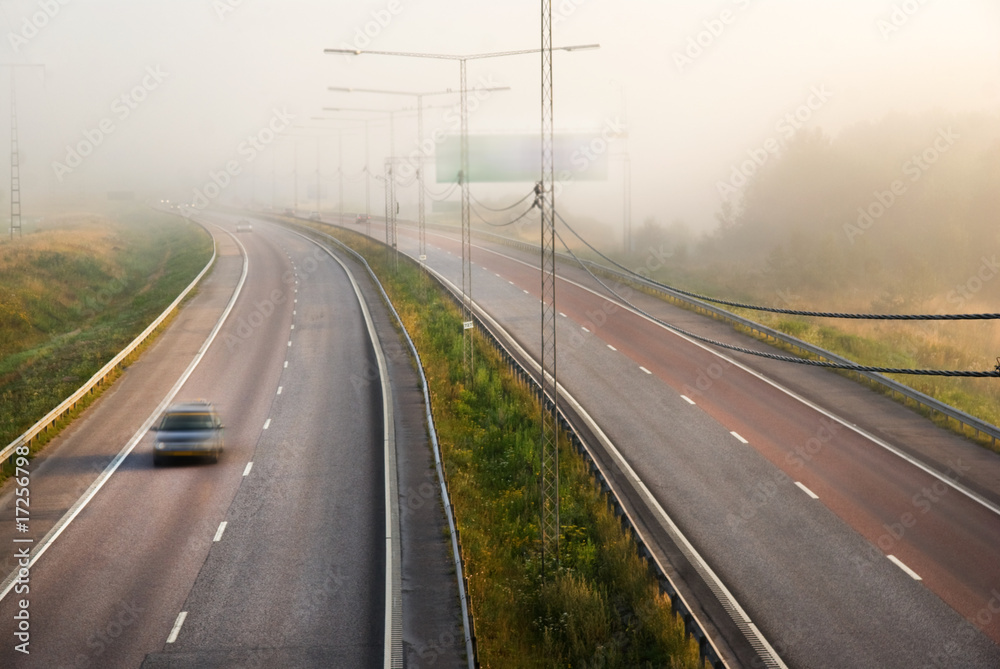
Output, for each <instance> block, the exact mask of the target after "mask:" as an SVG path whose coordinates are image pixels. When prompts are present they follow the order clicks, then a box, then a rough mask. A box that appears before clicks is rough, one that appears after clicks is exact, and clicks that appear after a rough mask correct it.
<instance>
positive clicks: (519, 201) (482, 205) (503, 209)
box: [469, 189, 535, 212]
mask: <svg viewBox="0 0 1000 669" xmlns="http://www.w3.org/2000/svg"><path fill="white" fill-rule="evenodd" d="M534 194H535V191H534V189H532V190H531V191H529V192H528V194H527V195H525V196H524V197H522V198H521V199H520V200H518V201H517V202H515V203H514V204H512V205H510V206H509V207H502V208H500V209H494V208H493V207H487V206H486V205H485V204H483V203H482V202H480V201H479V198H477V197H476V196H475V195H473V194H472V193H469V197H471V198H472V199H473V200H475V201H476V204H478V205H479V206H480V207H482V208H483V209H486V210H488V211H497V212H499V211H507V210H509V209H513V208H514V207H516V206H517V205H519V204H521V203H522V202H524V201H525V200H527V199H528V198H529V197H531V196H532V195H534Z"/></svg>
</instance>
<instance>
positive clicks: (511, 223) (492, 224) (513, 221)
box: [469, 193, 535, 228]
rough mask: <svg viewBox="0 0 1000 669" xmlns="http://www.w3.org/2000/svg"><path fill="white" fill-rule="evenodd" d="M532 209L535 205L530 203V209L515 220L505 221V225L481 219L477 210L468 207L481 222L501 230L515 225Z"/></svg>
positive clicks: (481, 216) (470, 206)
mask: <svg viewBox="0 0 1000 669" xmlns="http://www.w3.org/2000/svg"><path fill="white" fill-rule="evenodd" d="M532 194H533V193H532ZM523 201H524V200H522V202H523ZM534 208H535V205H534V203H532V205H531V206H530V207H528V208H527V210H525V212H524V213H523V214H521V215H520V216H518V217H517V218H515V219H513V220H510V221H507V222H506V223H490V222H489V221H487V220H486V219H485V218H483V215H482V214H480V213H479V210H478V209H476V208H475V207H473V206H472V205H471V204H470V205H469V209H470V210H471V211H472V213H474V214H475V215H476V216H478V217H479V220H480V221H482V222H483V223H485V224H486V225H489V226H491V227H494V228H503V227H506V226H508V225H514V224H515V223H517V222H518V221H520V220H521V219H522V218H524V217H525V216H527V215H528V214H530V213H531V210H532V209H534Z"/></svg>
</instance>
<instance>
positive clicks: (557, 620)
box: [317, 226, 699, 667]
mask: <svg viewBox="0 0 1000 669" xmlns="http://www.w3.org/2000/svg"><path fill="white" fill-rule="evenodd" d="M317 227H319V226H317ZM320 229H322V230H323V231H324V232H328V233H329V232H330V230H329V228H326V227H322V228H320ZM334 234H335V235H336V236H337V237H338V238H340V239H341V240H342V241H344V242H345V243H347V244H349V245H350V246H352V247H353V248H354V249H356V250H357V251H359V252H360V253H362V254H363V255H364V256H365V258H366V259H367V260H368V262H369V263H370V264H371V266H372V268H373V269H374V271H375V272H376V273H377V274H378V276H379V278H380V280H381V281H382V282H383V285H384V287H385V289H386V292H387V293H388V295H389V297H390V299H391V300H392V301H393V304H394V305H395V307H396V309H397V311H398V312H399V314H400V317H401V318H402V320H403V322H404V324H405V325H406V328H407V330H408V331H409V332H410V335H411V336H412V338H413V340H414V344H415V345H416V347H417V349H418V350H419V352H420V355H421V358H422V359H423V361H424V366H425V373H426V376H427V379H428V384H429V386H430V393H431V398H432V404H433V411H434V416H435V422H436V424H437V427H438V436H439V439H440V442H441V447H442V455H443V458H444V461H445V469H446V471H447V473H448V479H449V489H450V492H451V496H452V501H453V503H454V505H455V510H456V518H457V522H458V528H459V534H460V536H461V539H462V546H463V554H464V559H465V562H466V570H467V571H466V573H467V577H468V581H469V592H470V601H471V604H472V606H471V608H472V612H473V616H474V620H475V626H476V634H477V639H478V648H479V659H480V662H481V664H482V666H483V667H565V666H593V667H647V666H648V667H664V666H669V667H696V666H698V664H699V661H698V650H697V645H696V644H695V643H694V642H693V641H692V640H690V639H689V638H688V637H687V636H686V634H685V632H684V626H683V623H682V621H681V620H680V619H679V618H678V617H677V616H676V615H674V613H673V612H672V610H671V607H670V602H669V600H668V599H667V598H666V597H665V596H663V595H662V594H661V593H660V591H659V587H658V585H657V582H656V580H655V578H654V577H653V575H652V573H651V571H650V569H649V567H648V565H647V564H646V562H645V561H644V560H642V559H641V558H640V557H639V555H638V552H637V549H636V545H635V543H634V542H633V540H632V538H631V536H630V535H629V533H628V532H626V531H624V530H623V529H622V525H621V523H620V522H619V520H618V519H617V518H616V517H615V515H614V513H613V512H612V511H611V510H610V509H609V507H608V505H607V502H606V500H605V498H604V497H603V495H602V493H601V492H600V491H599V490H598V489H597V487H596V486H595V482H594V480H593V478H592V477H591V475H590V472H589V470H588V468H587V465H586V463H585V462H584V461H583V459H582V458H581V457H580V456H579V455H578V454H577V453H576V452H575V451H574V450H573V449H572V448H571V447H570V446H569V444H568V442H567V441H566V440H565V438H561V439H560V449H561V450H560V478H561V491H560V492H561V494H560V517H561V522H562V528H561V536H560V560H561V568H560V570H559V571H558V572H557V573H556V574H554V575H553V574H551V573H550V574H549V576H548V578H546V579H543V578H542V576H541V570H540V565H539V564H538V553H539V551H538V509H539V499H538V461H539V458H538V448H539V445H538V442H539V434H540V427H539V423H538V419H539V413H540V407H539V404H538V402H537V401H536V399H535V397H534V396H533V395H532V393H531V391H530V390H529V389H528V388H526V387H525V386H524V385H522V384H521V382H519V381H518V380H517V377H516V376H515V375H514V374H513V373H512V372H511V371H510V370H509V369H508V368H507V366H506V363H505V362H504V361H503V360H502V359H501V357H500V356H499V354H498V353H497V352H496V351H495V350H494V349H493V348H492V347H491V346H490V345H489V344H488V343H487V342H485V341H484V340H482V339H481V338H479V337H478V335H477V336H476V337H475V342H476V343H475V345H476V347H477V349H476V352H475V360H476V370H475V374H474V375H473V378H472V379H471V380H467V378H466V374H465V371H464V368H463V362H462V361H463V355H462V336H463V335H462V319H461V315H460V313H459V311H458V309H457V307H456V306H455V305H454V304H453V302H452V301H451V300H450V299H449V298H448V297H447V296H446V295H444V293H443V291H441V290H439V289H438V287H437V286H436V284H434V283H433V282H432V281H431V280H430V279H429V278H428V277H427V276H426V275H424V274H423V273H422V272H421V271H420V269H419V268H418V267H417V266H416V265H415V264H413V263H411V262H409V261H408V260H406V259H404V258H400V262H399V269H398V271H397V272H392V271H390V270H389V265H388V264H387V262H386V261H387V256H386V252H385V249H384V248H383V247H381V246H378V245H376V244H375V243H373V242H371V241H369V240H366V239H365V238H363V237H361V236H360V235H356V234H354V233H351V232H348V231H340V230H337V231H335V232H334Z"/></svg>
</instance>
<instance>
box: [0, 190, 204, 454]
mask: <svg viewBox="0 0 1000 669" xmlns="http://www.w3.org/2000/svg"><path fill="white" fill-rule="evenodd" d="M211 248H212V247H211V240H210V239H209V238H208V236H207V235H206V234H205V233H204V231H203V230H202V229H201V228H200V227H198V226H196V225H194V224H192V223H190V222H188V221H185V220H183V219H180V218H178V217H176V216H170V215H168V214H163V213H158V212H154V211H150V210H139V209H136V210H131V211H126V212H124V213H121V214H119V215H118V216H116V217H115V218H114V219H110V218H104V217H99V216H74V217H67V218H63V219H57V220H55V221H53V222H51V223H48V224H45V225H44V226H41V227H40V229H38V230H37V231H36V232H33V233H31V234H27V235H25V236H24V237H23V238H21V239H15V240H12V241H4V242H3V243H0V446H4V445H6V444H8V443H10V442H11V441H12V440H13V439H14V438H16V437H17V436H18V435H19V434H21V433H22V432H24V430H26V429H27V428H28V427H30V426H31V425H32V424H33V423H34V422H35V421H37V420H38V419H39V418H41V417H42V416H44V415H45V414H46V413H47V412H48V411H50V410H51V409H52V408H53V407H54V406H56V405H57V404H59V402H61V401H62V400H63V399H65V398H66V397H67V396H69V395H70V394H72V393H73V391H75V390H76V389H77V388H78V387H80V385H81V384H82V383H83V382H84V381H86V380H87V379H89V378H90V377H91V376H92V375H93V374H94V373H95V372H96V371H97V370H98V369H100V368H101V367H102V366H103V365H104V364H105V363H106V362H107V361H108V360H110V359H111V358H112V357H114V356H115V354H117V353H118V351H120V350H121V349H122V348H124V347H125V346H126V345H127V344H128V343H129V342H130V341H132V339H134V338H135V337H136V335H138V334H139V333H140V332H141V331H142V330H143V329H144V328H145V327H146V326H147V325H148V324H149V323H150V321H152V320H153V319H154V318H156V316H158V315H159V314H160V313H161V312H162V311H163V309H165V308H166V307H167V305H169V304H170V302H172V301H173V300H174V299H175V298H176V297H177V294H178V293H180V292H181V290H183V289H184V287H185V286H186V285H187V284H188V283H190V281H191V279H193V278H194V276H195V275H196V274H197V273H198V272H199V271H200V270H201V268H202V267H204V265H205V263H206V262H207V261H208V258H209V257H210V255H211ZM42 441H43V442H44V439H43V440H42Z"/></svg>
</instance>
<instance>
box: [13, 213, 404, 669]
mask: <svg viewBox="0 0 1000 669" xmlns="http://www.w3.org/2000/svg"><path fill="white" fill-rule="evenodd" d="M221 225H222V227H223V228H224V229H226V230H229V231H232V230H233V229H234V225H233V221H232V220H228V219H222V222H221ZM210 227H211V226H210ZM215 237H216V239H217V243H218V244H219V249H220V258H219V260H218V265H217V267H216V268H215V270H214V272H213V273H212V274H211V275H210V276H209V277H208V279H207V280H206V282H205V283H204V285H203V286H202V287H201V289H200V291H199V294H198V296H197V297H196V298H194V300H192V302H191V303H190V304H189V305H188V306H187V307H186V308H184V309H183V310H182V311H181V312H180V314H179V316H178V317H177V319H176V321H175V322H174V323H173V324H172V325H171V326H170V328H169V329H168V330H167V331H166V332H165V333H164V334H163V335H162V336H161V337H160V338H159V339H158V341H157V342H156V343H155V345H154V346H153V347H152V348H151V349H150V350H149V351H147V352H146V354H145V355H144V356H143V357H142V358H141V360H140V361H139V362H137V363H135V364H133V365H132V366H130V367H129V369H128V371H127V372H126V374H125V376H124V378H123V379H122V380H121V381H119V383H118V384H116V385H115V386H114V388H113V389H112V390H111V391H110V392H108V393H106V394H105V395H104V396H103V397H101V398H100V400H99V401H98V402H97V404H96V405H95V406H94V407H93V408H92V409H91V410H90V411H88V412H87V414H86V415H85V417H84V418H83V419H81V420H79V421H77V422H76V423H74V424H73V426H72V427H71V428H70V429H69V430H68V431H67V434H66V435H64V437H62V438H61V439H60V442H59V443H58V444H57V445H55V446H53V447H50V449H49V450H48V451H46V453H45V455H44V456H43V457H42V458H40V459H39V461H38V464H37V466H36V468H35V470H34V473H33V477H32V478H33V481H32V486H33V489H32V490H33V499H35V500H37V504H39V505H44V506H43V507H40V506H36V507H35V508H34V513H35V522H36V523H40V522H41V521H42V517H43V516H44V517H45V518H46V519H48V520H49V521H50V522H54V521H55V519H57V518H58V517H60V516H61V515H62V514H63V513H64V511H65V510H66V509H67V508H68V507H69V505H70V504H72V503H73V502H74V501H75V500H76V497H77V496H78V495H79V494H80V493H82V492H83V491H84V490H85V489H86V487H87V486H88V485H89V484H90V482H91V480H93V479H94V477H95V475H96V474H97V473H98V472H99V471H100V470H101V469H103V467H104V465H105V464H106V463H107V462H108V461H110V459H111V456H112V455H113V454H114V453H116V452H117V450H118V449H119V448H121V446H122V445H123V444H124V443H125V442H126V441H127V440H128V438H129V437H130V436H131V435H132V434H133V433H134V432H135V430H136V429H137V427H138V426H139V425H140V424H141V423H142V422H143V420H144V419H145V417H146V416H149V415H150V414H151V413H152V412H153V411H154V410H155V409H156V406H157V404H158V403H159V402H160V400H161V399H162V398H163V396H164V395H165V393H166V391H167V390H168V389H169V388H170V386H171V385H172V384H173V383H174V382H175V381H176V379H177V377H178V376H179V375H180V372H181V371H183V368H184V367H185V366H186V365H187V363H188V361H189V360H190V359H191V357H192V356H193V354H194V353H195V352H196V351H197V350H198V349H199V347H200V346H201V344H202V342H203V341H204V339H205V337H206V335H207V334H208V332H209V331H210V330H211V329H212V327H213V326H214V324H215V322H216V320H217V319H218V318H219V315H220V314H221V313H222V311H223V308H224V307H225V306H226V303H227V301H228V300H229V299H230V296H231V295H232V294H233V289H234V287H235V286H236V285H237V283H238V282H239V279H240V275H241V266H242V261H243V251H242V249H243V248H244V247H245V248H246V256H247V259H248V260H249V262H248V272H247V275H246V282H245V284H244V285H243V287H242V291H241V292H240V294H239V297H238V299H237V300H236V302H235V306H234V309H233V310H232V313H230V314H229V317H228V319H227V321H226V323H225V325H224V326H223V328H222V329H221V330H220V332H219V334H218V336H217V337H216V338H215V340H214V342H213V343H212V344H211V346H210V347H209V348H208V350H207V352H206V354H205V356H204V358H203V359H202V361H201V363H200V365H199V366H198V367H197V368H196V369H195V370H194V372H193V373H192V374H191V376H190V377H189V378H188V379H187V380H186V382H185V383H184V385H183V386H182V387H181V388H180V391H179V392H178V394H177V397H178V399H195V398H205V399H208V400H210V401H212V402H213V403H215V405H216V407H217V409H218V410H219V412H220V413H221V415H222V418H223V422H224V423H225V426H226V429H225V439H226V450H225V452H224V453H223V455H222V458H221V461H220V462H219V464H217V465H209V464H200V463H178V464H176V465H172V466H165V467H156V468H154V466H153V462H152V437H151V436H149V435H142V437H141V439H140V441H139V442H138V444H137V445H136V447H135V449H134V450H133V451H132V452H131V453H130V454H129V455H128V456H127V457H126V458H125V460H124V462H123V463H122V464H121V466H120V467H119V468H118V470H117V471H116V472H115V473H114V475H113V476H112V477H111V478H110V479H109V480H108V481H107V483H106V484H105V485H104V486H103V488H102V489H101V490H100V492H99V494H97V495H96V496H94V498H93V499H92V500H91V501H90V503H89V505H87V506H86V507H85V508H84V509H83V511H82V512H81V513H80V514H79V515H78V516H77V517H76V518H75V520H73V522H72V523H71V524H69V525H68V526H67V527H66V528H65V530H64V531H63V532H62V534H61V535H60V536H59V537H58V539H57V540H56V541H54V542H53V543H52V544H51V546H50V547H49V549H48V550H47V552H46V553H45V554H44V555H43V556H42V557H41V558H40V559H39V560H38V561H37V563H36V564H35V565H34V566H33V568H32V570H31V580H30V595H27V594H26V595H23V596H30V601H31V604H30V614H31V620H32V623H33V624H32V626H31V646H30V648H31V651H32V652H31V654H30V656H29V655H22V654H21V653H18V652H16V651H15V650H14V647H13V644H5V645H4V646H3V648H2V649H0V664H2V665H3V666H9V667H77V666H80V667H82V666H107V667H111V666H114V667H137V666H140V665H142V666H147V667H157V666H171V667H178V666H189V667H203V666H232V667H247V666H316V667H319V666H331V663H332V664H335V665H339V666H381V664H382V651H383V624H384V619H383V616H384V589H385V555H384V546H385V543H384V542H385V539H384V532H383V529H384V528H383V526H384V523H385V520H384V492H383V453H382V426H381V400H380V392H379V389H378V385H377V384H369V385H366V386H361V387H359V386H356V385H352V384H351V383H349V382H347V380H348V379H350V378H351V375H358V376H361V377H364V375H365V374H369V370H370V365H371V364H372V357H371V356H372V353H371V351H372V349H371V344H370V342H369V340H368V333H367V330H366V329H365V326H364V321H363V319H362V318H361V315H360V308H359V306H358V301H357V297H356V296H355V294H354V291H353V289H352V287H351V284H350V282H349V281H347V278H346V275H345V274H344V271H343V270H342V269H341V268H340V266H339V265H337V264H336V263H334V262H333V261H332V260H331V259H330V258H329V257H328V256H326V255H325V253H323V252H320V251H319V250H318V247H317V246H316V245H314V244H311V243H309V242H307V241H305V240H303V239H302V238H300V237H298V236H296V235H293V234H290V233H287V232H284V231H282V230H280V229H275V228H271V227H269V226H260V227H259V228H258V229H257V230H255V231H254V232H253V233H252V234H246V233H239V235H238V237H235V238H234V237H231V236H230V235H228V234H226V233H225V232H220V231H216V232H215ZM236 240H238V242H237V241H236ZM8 496H9V495H8ZM5 497H6V496H5ZM8 502H9V500H7V499H5V500H4V505H3V508H4V518H3V521H2V524H0V529H2V532H3V536H5V537H7V538H8V541H9V540H10V537H11V535H13V534H14V529H13V523H12V520H11V519H12V505H11V504H8ZM6 566H7V571H10V568H11V566H10V565H6ZM6 573H7V572H6V571H5V574H6ZM17 599H18V596H17V595H16V594H15V593H14V592H10V593H8V595H7V596H6V597H5V598H4V600H3V601H2V602H0V615H2V618H3V620H4V621H6V622H5V623H4V624H3V628H4V629H5V630H7V632H6V633H5V634H7V636H8V637H11V635H12V633H13V629H12V628H14V626H15V625H16V622H15V621H14V617H13V616H14V612H15V611H16V610H17V609H16V607H17V604H16V602H17ZM182 612H183V618H182V617H181V615H182ZM11 638H12V637H11ZM255 662H257V663H259V664H254V663H255Z"/></svg>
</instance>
